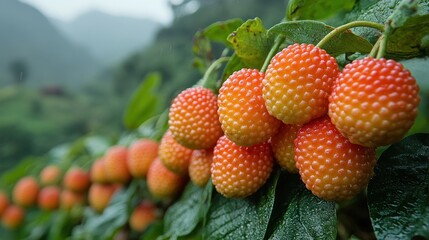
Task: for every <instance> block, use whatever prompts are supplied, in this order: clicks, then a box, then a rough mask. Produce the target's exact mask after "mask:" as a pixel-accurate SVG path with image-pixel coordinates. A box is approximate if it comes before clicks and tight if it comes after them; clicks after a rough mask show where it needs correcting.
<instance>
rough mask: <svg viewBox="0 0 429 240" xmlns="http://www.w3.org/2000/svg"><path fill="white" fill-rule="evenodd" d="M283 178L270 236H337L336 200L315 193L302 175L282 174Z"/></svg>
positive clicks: (322, 237) (300, 237) (279, 237)
mask: <svg viewBox="0 0 429 240" xmlns="http://www.w3.org/2000/svg"><path fill="white" fill-rule="evenodd" d="M279 182H280V183H282V184H278V186H277V191H276V193H277V194H276V201H275V205H274V209H275V211H274V212H273V216H272V218H271V220H270V228H269V230H268V236H269V239H335V238H336V236H337V218H336V210H335V203H333V202H327V201H325V200H322V199H320V198H318V197H316V196H315V195H313V194H312V193H311V192H310V191H309V190H307V189H306V188H305V186H304V184H303V183H302V181H301V180H300V178H299V175H296V174H294V175H292V174H282V175H281V176H280V179H279Z"/></svg>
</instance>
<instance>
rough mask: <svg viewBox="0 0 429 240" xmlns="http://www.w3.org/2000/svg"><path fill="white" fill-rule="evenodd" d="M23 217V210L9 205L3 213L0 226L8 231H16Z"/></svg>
mask: <svg viewBox="0 0 429 240" xmlns="http://www.w3.org/2000/svg"><path fill="white" fill-rule="evenodd" d="M24 217H25V211H24V209H22V208H21V207H19V206H16V205H10V206H9V207H7V208H6V210H5V211H4V213H3V216H2V224H3V226H5V227H7V228H9V229H16V228H18V227H19V226H20V225H21V224H22V222H23V221H24Z"/></svg>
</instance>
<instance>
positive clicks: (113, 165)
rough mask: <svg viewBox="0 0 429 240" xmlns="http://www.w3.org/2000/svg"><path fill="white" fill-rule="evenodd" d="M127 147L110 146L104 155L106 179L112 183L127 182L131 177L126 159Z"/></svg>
mask: <svg viewBox="0 0 429 240" xmlns="http://www.w3.org/2000/svg"><path fill="white" fill-rule="evenodd" d="M127 159H128V149H127V148H126V147H123V146H113V147H111V148H110V149H109V150H108V151H107V152H106V154H105V156H104V169H105V170H106V176H107V179H108V180H109V181H110V182H113V183H127V182H128V181H130V179H131V174H130V170H129V169H128V164H127V161H128V160H127Z"/></svg>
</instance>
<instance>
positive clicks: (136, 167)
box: [128, 139, 158, 178]
mask: <svg viewBox="0 0 429 240" xmlns="http://www.w3.org/2000/svg"><path fill="white" fill-rule="evenodd" d="M156 157H158V143H157V142H155V141H153V140H150V139H140V140H138V141H137V142H135V143H133V144H132V145H131V146H130V149H129V152H128V168H129V170H130V173H131V175H132V176H133V177H136V178H144V177H146V175H147V171H148V170H149V166H150V164H151V163H152V161H153V160H154V159H155V158H156Z"/></svg>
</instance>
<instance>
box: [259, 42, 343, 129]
mask: <svg viewBox="0 0 429 240" xmlns="http://www.w3.org/2000/svg"><path fill="white" fill-rule="evenodd" d="M338 73H339V69H338V64H337V62H336V60H335V58H333V57H332V56H330V55H329V54H328V53H326V51H325V50H323V49H321V48H318V47H315V46H314V45H312V44H293V45H290V46H289V47H287V48H285V49H283V50H282V51H281V52H279V53H277V54H276V55H275V56H274V57H273V59H271V62H270V64H269V66H268V68H267V71H266V75H265V80H264V83H263V85H264V88H263V97H264V99H265V103H266V106H267V109H268V111H269V112H270V114H271V115H273V116H274V117H276V118H278V119H280V120H282V121H283V123H285V124H304V123H307V122H309V121H310V120H311V119H314V118H318V117H321V116H323V115H325V114H326V113H327V112H328V96H329V94H330V93H331V87H332V84H333V83H334V80H335V78H336V77H337V75H338Z"/></svg>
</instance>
